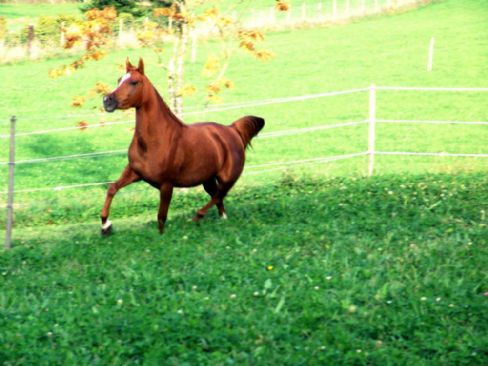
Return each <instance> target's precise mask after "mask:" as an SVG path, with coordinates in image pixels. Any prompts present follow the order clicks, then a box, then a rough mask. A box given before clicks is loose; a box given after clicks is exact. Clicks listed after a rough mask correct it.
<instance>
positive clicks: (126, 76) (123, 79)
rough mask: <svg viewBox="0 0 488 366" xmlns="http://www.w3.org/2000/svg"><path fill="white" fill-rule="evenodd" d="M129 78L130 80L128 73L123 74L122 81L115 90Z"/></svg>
mask: <svg viewBox="0 0 488 366" xmlns="http://www.w3.org/2000/svg"><path fill="white" fill-rule="evenodd" d="M129 78H130V72H128V73H127V74H125V75H124V76H122V79H120V82H119V85H118V86H117V88H118V87H119V86H121V85H122V84H123V83H124V81H126V80H127V79H129Z"/></svg>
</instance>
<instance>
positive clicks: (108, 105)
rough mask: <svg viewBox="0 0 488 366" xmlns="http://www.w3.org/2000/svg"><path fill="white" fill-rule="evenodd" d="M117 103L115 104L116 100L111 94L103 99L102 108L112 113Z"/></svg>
mask: <svg viewBox="0 0 488 366" xmlns="http://www.w3.org/2000/svg"><path fill="white" fill-rule="evenodd" d="M118 105H119V103H118V102H117V99H115V97H114V96H113V94H109V95H106V96H104V97H103V108H105V110H106V111H107V112H110V113H111V112H113V111H115V110H116V109H117V107H118Z"/></svg>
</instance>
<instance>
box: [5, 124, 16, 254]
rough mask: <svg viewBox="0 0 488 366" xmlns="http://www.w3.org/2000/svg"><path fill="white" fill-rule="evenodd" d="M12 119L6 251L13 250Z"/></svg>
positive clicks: (13, 126)
mask: <svg viewBox="0 0 488 366" xmlns="http://www.w3.org/2000/svg"><path fill="white" fill-rule="evenodd" d="M16 121H17V118H16V117H15V116H12V118H11V119H10V153H9V160H8V198H7V233H6V235H5V249H7V250H8V249H10V248H12V225H13V222H14V220H13V218H14V168H15V122H16Z"/></svg>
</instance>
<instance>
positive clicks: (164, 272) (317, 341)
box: [0, 174, 488, 365]
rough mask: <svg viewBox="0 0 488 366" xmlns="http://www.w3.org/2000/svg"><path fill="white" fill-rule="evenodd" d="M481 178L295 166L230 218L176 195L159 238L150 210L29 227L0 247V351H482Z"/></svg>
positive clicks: (283, 359) (30, 359)
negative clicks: (199, 219) (105, 233)
mask: <svg viewBox="0 0 488 366" xmlns="http://www.w3.org/2000/svg"><path fill="white" fill-rule="evenodd" d="M487 187H488V179H487V177H486V174H470V175H461V176H450V175H427V176H411V177H408V178H406V177H400V176H399V177H389V178H385V177H381V178H375V179H365V178H361V179H356V180H352V179H349V178H346V179H338V178H336V179H332V180H310V179H307V178H304V177H303V176H288V177H287V178H284V179H282V180H281V181H279V182H278V183H276V184H269V185H263V186H260V187H259V188H256V189H254V190H247V191H246V192H242V193H241V194H239V195H232V196H231V198H230V199H229V203H228V210H229V213H230V220H229V221H227V222H223V221H220V220H218V219H217V215H216V214H215V213H212V215H210V217H209V218H208V219H206V220H205V222H203V223H202V224H201V225H198V226H197V225H195V224H194V223H192V222H189V220H188V219H189V218H190V216H189V212H188V205H189V204H190V205H191V204H194V202H195V201H197V200H201V199H202V197H201V196H195V195H194V194H189V195H186V196H184V197H178V198H177V199H176V200H175V206H174V208H173V213H172V217H171V220H170V226H169V227H168V230H167V232H166V233H165V235H164V236H163V237H161V236H159V234H158V233H157V230H156V225H155V224H154V222H153V220H152V215H151V216H148V215H147V213H146V214H144V215H143V216H140V215H137V216H134V215H133V216H131V217H130V218H127V219H125V220H120V219H118V220H117V223H116V225H118V226H116V229H117V231H116V233H115V235H114V236H112V237H111V238H109V239H102V238H100V237H99V236H98V233H97V231H98V225H92V224H90V225H84V224H80V225H79V226H74V225H73V226H70V227H65V228H62V229H61V228H55V227H52V228H45V229H44V230H42V231H39V228H36V229H34V230H33V231H32V232H30V231H29V230H27V232H26V234H25V236H24V237H23V239H21V240H18V241H17V242H16V248H15V249H14V250H12V251H10V252H5V253H2V255H1V256H0V275H1V281H2V282H1V283H2V285H1V286H2V291H1V292H0V306H1V308H0V309H1V316H0V327H1V329H2V332H0V342H1V344H2V347H1V348H0V362H2V361H3V364H4V365H11V364H13V365H31V364H36V365H71V364H73V365H74V364H76V365H106V364H117V365H139V364H144V365H160V364H169V365H182V364H188V365H231V364H240V365H242V364H249V365H277V364H280V365H312V364H334V365H388V364H389V365H411V364H414V363H415V364H418V365H447V364H448V365H484V364H486V363H487V362H488V355H487V353H486V345H487V342H488V338H487V334H486V326H487V324H488V322H487V318H486V311H485V310H486V301H487V298H486V296H483V292H485V291H487V288H486V270H485V268H486V266H487V265H488V261H487V258H488V257H487V255H488V253H487V246H486V237H487V234H488V230H487V224H488V221H487V219H486V211H487V209H488V206H487V204H486V197H487V194H488V192H487ZM482 202H484V203H482ZM482 209H483V210H484V211H482Z"/></svg>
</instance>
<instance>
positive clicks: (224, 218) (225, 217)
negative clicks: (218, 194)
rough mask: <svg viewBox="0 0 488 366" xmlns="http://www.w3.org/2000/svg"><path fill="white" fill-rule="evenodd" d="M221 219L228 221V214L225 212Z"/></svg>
mask: <svg viewBox="0 0 488 366" xmlns="http://www.w3.org/2000/svg"><path fill="white" fill-rule="evenodd" d="M220 218H221V219H222V220H227V219H228V217H227V214H226V213H225V212H224V213H223V214H222V215H220Z"/></svg>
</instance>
